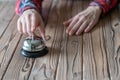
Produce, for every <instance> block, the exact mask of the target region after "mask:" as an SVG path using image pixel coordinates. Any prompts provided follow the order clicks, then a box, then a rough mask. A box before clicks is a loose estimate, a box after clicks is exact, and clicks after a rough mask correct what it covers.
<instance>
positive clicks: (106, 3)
mask: <svg viewBox="0 0 120 80" xmlns="http://www.w3.org/2000/svg"><path fill="white" fill-rule="evenodd" d="M117 1H118V0H94V1H93V2H91V3H90V5H92V6H99V7H100V8H101V9H102V13H103V14H106V13H107V12H109V11H110V10H111V9H112V8H114V7H115V5H116V4H117Z"/></svg>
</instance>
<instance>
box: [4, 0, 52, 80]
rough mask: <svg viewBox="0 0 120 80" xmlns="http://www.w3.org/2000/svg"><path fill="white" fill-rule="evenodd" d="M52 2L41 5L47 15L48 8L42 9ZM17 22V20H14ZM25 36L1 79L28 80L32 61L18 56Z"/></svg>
mask: <svg viewBox="0 0 120 80" xmlns="http://www.w3.org/2000/svg"><path fill="white" fill-rule="evenodd" d="M51 1H52V0H49V1H48V2H47V3H48V4H47V3H46V4H44V3H43V9H44V10H46V12H48V13H49V7H48V8H47V7H46V9H45V8H44V6H45V5H47V6H48V5H50V3H51ZM16 21H17V20H16ZM24 39H25V36H23V37H22V38H21V40H20V42H19V45H18V47H17V48H16V50H15V53H14V55H13V58H12V60H11V63H10V64H9V66H8V69H7V71H6V73H5V75H4V77H3V80H8V79H10V80H28V78H29V75H30V72H31V69H32V67H33V63H34V59H28V58H24V57H23V56H21V55H20V52H21V51H20V50H21V47H22V44H23V41H24ZM11 72H12V74H11Z"/></svg>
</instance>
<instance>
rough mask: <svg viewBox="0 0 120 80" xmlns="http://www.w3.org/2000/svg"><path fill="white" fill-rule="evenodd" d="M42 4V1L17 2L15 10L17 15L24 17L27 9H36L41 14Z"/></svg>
mask: <svg viewBox="0 0 120 80" xmlns="http://www.w3.org/2000/svg"><path fill="white" fill-rule="evenodd" d="M41 3H42V0H17V2H16V8H15V11H16V14H18V15H22V14H23V12H24V11H25V10H27V9H36V10H37V11H38V12H39V13H41V9H42V7H41Z"/></svg>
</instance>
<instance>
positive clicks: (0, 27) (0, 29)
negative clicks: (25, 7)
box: [0, 2, 15, 38]
mask: <svg viewBox="0 0 120 80" xmlns="http://www.w3.org/2000/svg"><path fill="white" fill-rule="evenodd" d="M2 4H3V5H1V7H0V38H1V36H2V35H3V33H4V31H5V29H6V28H7V26H8V25H9V23H10V21H11V19H12V18H13V16H14V14H15V11H14V10H15V2H2Z"/></svg>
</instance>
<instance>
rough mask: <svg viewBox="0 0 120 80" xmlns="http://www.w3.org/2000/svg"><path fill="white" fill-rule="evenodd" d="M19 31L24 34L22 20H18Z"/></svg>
mask: <svg viewBox="0 0 120 80" xmlns="http://www.w3.org/2000/svg"><path fill="white" fill-rule="evenodd" d="M17 29H18V31H19V32H20V33H22V23H21V21H20V18H19V19H18V22H17Z"/></svg>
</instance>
